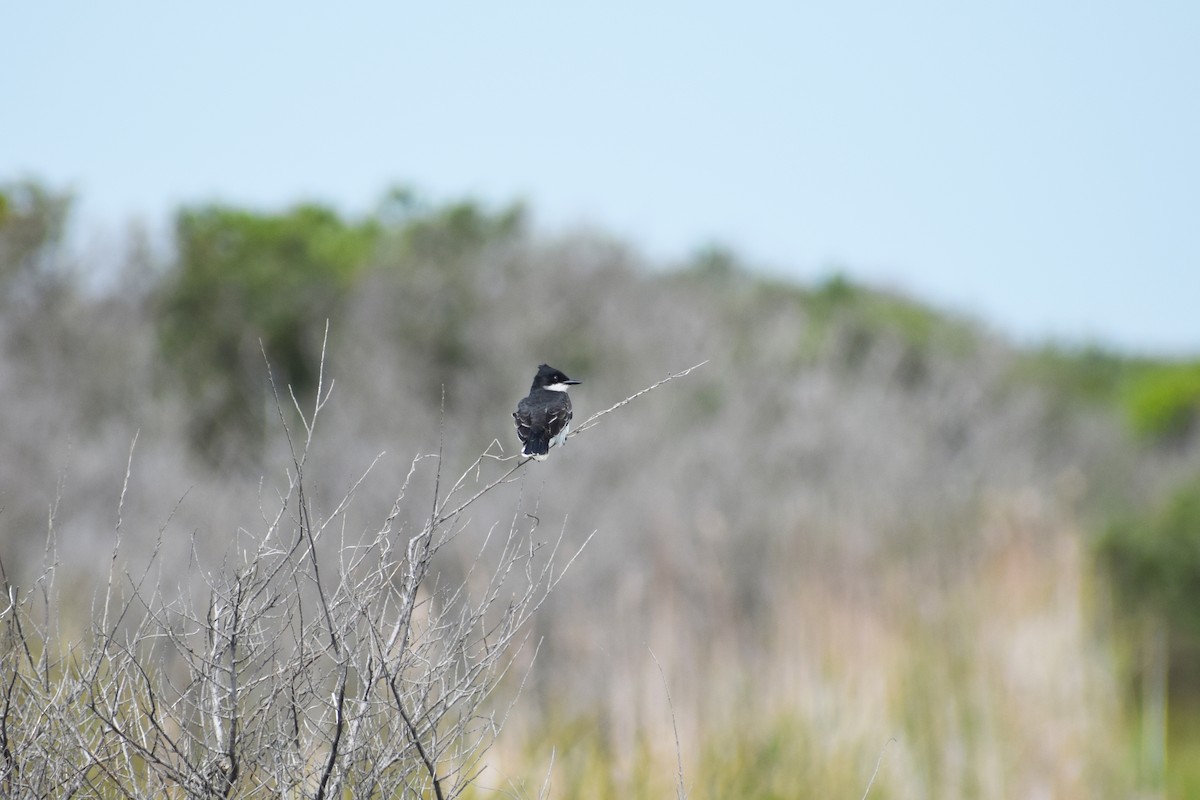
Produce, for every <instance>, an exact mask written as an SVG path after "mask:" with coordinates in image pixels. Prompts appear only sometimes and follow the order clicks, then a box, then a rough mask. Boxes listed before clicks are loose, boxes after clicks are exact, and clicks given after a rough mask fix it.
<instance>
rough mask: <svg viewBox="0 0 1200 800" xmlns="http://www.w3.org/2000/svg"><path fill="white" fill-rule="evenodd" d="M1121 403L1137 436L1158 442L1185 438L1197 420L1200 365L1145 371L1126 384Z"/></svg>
mask: <svg viewBox="0 0 1200 800" xmlns="http://www.w3.org/2000/svg"><path fill="white" fill-rule="evenodd" d="M1124 399H1125V411H1126V413H1127V415H1128V418H1129V423H1130V425H1131V426H1132V427H1133V429H1134V431H1135V432H1137V433H1138V434H1140V435H1143V436H1147V437H1150V438H1154V439H1157V440H1160V441H1170V440H1177V439H1182V438H1185V437H1186V436H1187V435H1188V434H1189V433H1191V432H1192V431H1193V430H1194V429H1195V426H1196V423H1197V420H1198V418H1200V362H1189V363H1183V364H1160V365H1156V366H1153V367H1150V368H1147V369H1145V370H1144V371H1142V372H1141V373H1140V374H1139V375H1137V376H1136V377H1134V378H1132V379H1131V380H1130V381H1129V384H1128V386H1127V388H1126V390H1125V394H1124Z"/></svg>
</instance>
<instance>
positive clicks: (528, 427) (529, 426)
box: [513, 403, 533, 442]
mask: <svg viewBox="0 0 1200 800" xmlns="http://www.w3.org/2000/svg"><path fill="white" fill-rule="evenodd" d="M513 419H514V420H515V421H516V423H517V436H518V437H520V439H521V441H522V442H523V441H525V440H526V439H528V438H529V437H530V436H532V435H533V414H531V413H530V411H529V409H528V408H527V407H526V406H525V404H524V403H521V404H520V405H518V406H517V410H516V411H514V412H513Z"/></svg>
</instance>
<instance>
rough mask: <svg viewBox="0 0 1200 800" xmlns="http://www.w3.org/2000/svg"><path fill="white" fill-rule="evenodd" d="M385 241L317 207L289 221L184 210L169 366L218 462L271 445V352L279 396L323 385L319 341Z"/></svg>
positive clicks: (366, 225) (194, 433)
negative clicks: (237, 451) (267, 437)
mask: <svg viewBox="0 0 1200 800" xmlns="http://www.w3.org/2000/svg"><path fill="white" fill-rule="evenodd" d="M377 236H378V226H377V224H376V223H375V222H374V221H370V220H369V221H366V222H362V223H349V222H346V221H344V220H342V219H341V218H340V217H339V216H338V215H337V214H336V213H334V212H333V211H331V210H329V209H328V208H324V207H321V206H317V205H301V206H297V207H295V208H293V209H291V210H289V211H287V212H285V213H282V214H258V213H254V212H250V211H244V210H239V209H234V208H229V207H225V206H207V207H201V208H185V209H183V210H182V211H180V212H179V214H178V216H177V219H176V239H177V246H178V252H179V260H178V264H177V265H176V268H175V270H174V272H173V274H172V275H171V276H170V278H169V279H168V280H167V281H166V284H165V286H164V290H163V295H162V302H161V304H160V331H161V341H162V347H163V351H164V354H165V355H166V357H167V359H168V360H169V363H170V364H171V366H172V367H173V368H174V369H175V370H176V371H177V372H178V374H179V375H180V377H181V378H182V381H183V384H184V387H185V389H186V390H187V392H188V395H189V406H190V412H191V420H190V432H191V437H192V441H193V443H194V444H195V445H196V446H197V447H198V449H200V450H201V451H203V452H205V453H206V454H207V455H209V456H210V457H212V458H218V457H220V456H223V455H224V454H225V453H226V452H227V451H228V449H229V448H228V445H230V444H231V443H234V442H239V443H240V442H244V441H245V439H244V437H246V436H247V435H251V436H257V435H260V434H261V431H262V425H263V421H264V413H265V412H264V408H265V392H266V389H267V382H266V375H265V369H264V366H263V357H262V351H261V350H260V344H259V343H260V341H261V343H262V345H261V346H262V348H263V349H265V350H266V353H267V356H268V358H269V359H270V361H271V367H272V370H273V371H274V373H275V376H276V379H277V382H278V383H279V385H281V386H282V385H287V384H290V385H291V386H293V387H294V388H295V390H296V391H297V392H299V393H303V392H305V391H307V390H310V389H311V388H312V386H313V384H314V382H315V380H316V364H317V363H318V357H319V354H320V353H319V348H320V344H321V334H322V331H323V330H324V325H325V320H326V319H328V318H329V317H330V316H331V315H332V314H333V313H334V311H335V309H336V307H337V305H338V303H339V302H340V300H341V299H342V297H343V296H344V294H345V292H346V290H347V289H348V288H349V286H351V284H352V282H353V280H354V278H355V276H356V275H357V274H358V273H359V271H361V270H362V268H363V267H364V266H365V265H366V264H367V263H368V261H369V259H370V258H371V255H372V253H373V250H374V246H375V242H376V239H377Z"/></svg>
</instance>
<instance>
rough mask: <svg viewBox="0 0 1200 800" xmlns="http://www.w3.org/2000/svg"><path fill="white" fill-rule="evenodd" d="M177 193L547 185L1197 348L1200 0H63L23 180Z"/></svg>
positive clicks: (158, 210) (875, 276)
mask: <svg viewBox="0 0 1200 800" xmlns="http://www.w3.org/2000/svg"><path fill="white" fill-rule="evenodd" d="M26 176H33V177H37V178H40V179H42V180H45V181H47V182H49V183H50V184H51V185H54V186H62V187H70V188H73V189H74V190H75V191H76V192H77V193H78V195H79V197H80V215H79V216H80V218H81V221H80V223H79V225H81V226H85V227H90V228H96V227H100V228H104V227H109V228H111V229H112V230H113V231H114V235H116V234H117V233H119V231H120V230H122V228H123V225H124V223H125V222H126V221H128V220H129V219H131V218H135V217H136V218H141V219H143V220H146V221H149V222H151V223H155V224H165V221H166V220H167V219H169V215H170V213H171V212H172V210H173V209H175V208H176V207H178V206H179V205H180V204H183V203H197V202H205V201H209V200H223V201H227V202H234V203H239V204H246V205H251V206H254V207H258V208H263V209H282V208H284V207H286V206H288V205H290V204H292V203H295V202H298V201H300V200H304V199H315V200H320V201H324V202H328V203H331V204H333V205H334V206H336V207H338V208H339V209H341V210H343V211H345V212H351V213H353V212H358V211H365V210H367V209H369V208H371V207H372V206H373V204H374V203H375V202H376V200H378V198H379V197H380V195H381V194H382V192H383V191H384V190H385V189H386V188H387V187H388V186H390V185H393V184H396V183H405V184H410V185H413V186H415V187H417V188H418V189H420V190H422V191H423V192H424V193H426V194H427V195H428V196H430V197H432V198H434V199H437V200H449V199H456V198H459V197H462V196H466V195H469V196H472V197H476V198H478V199H480V200H483V201H485V202H487V203H489V204H497V205H498V204H503V203H507V202H509V201H512V200H516V199H522V200H525V201H526V202H527V203H528V204H529V205H530V207H531V210H532V212H533V216H534V220H535V223H536V224H537V225H538V226H539V227H540V228H542V229H544V230H547V231H558V230H562V229H565V228H569V227H574V226H578V225H590V226H595V227H599V228H601V229H604V230H606V231H608V232H610V233H612V234H615V235H617V236H619V237H621V238H624V239H627V240H628V241H630V242H631V243H632V244H634V245H635V246H638V247H640V248H641V249H642V250H643V251H644V252H646V253H647V254H648V255H650V256H651V257H652V258H655V259H660V260H663V261H672V260H678V259H682V258H685V257H687V256H688V255H689V254H691V253H693V252H694V251H695V250H696V249H698V248H699V247H701V246H704V245H706V244H709V243H713V242H719V243H723V244H725V245H728V246H730V247H732V248H733V249H734V250H735V251H737V252H739V253H740V254H742V255H743V256H744V257H745V258H746V259H747V260H748V261H750V262H751V263H753V264H756V265H759V266H762V267H764V268H766V269H770V270H772V271H774V272H782V273H786V274H790V275H794V276H796V277H797V278H798V279H800V280H812V279H814V278H818V277H822V276H824V275H827V274H829V273H830V272H831V271H832V270H833V269H841V270H843V271H845V272H846V274H848V275H849V276H851V277H852V278H855V279H858V280H862V281H866V282H868V283H873V284H879V285H884V286H888V287H892V288H899V289H902V290H904V291H907V292H908V293H910V294H912V295H914V296H916V297H918V298H920V299H923V300H926V301H929V302H932V303H934V304H936V305H939V306H942V307H945V308H948V309H951V310H956V311H961V312H965V313H968V314H971V315H974V316H976V317H978V318H980V319H981V320H983V321H984V322H985V323H987V324H988V325H990V326H991V327H993V328H995V329H997V330H999V331H1001V332H1004V333H1007V334H1009V335H1011V336H1013V337H1014V338H1016V339H1017V340H1019V341H1022V342H1036V341H1041V340H1044V339H1048V338H1055V339H1061V340H1067V341H1070V342H1089V341H1099V342H1101V343H1105V344H1109V345H1114V346H1119V347H1123V348H1126V349H1130V350H1138V351H1150V352H1156V353H1168V354H1200V3H1198V2H1194V0H1181V1H1180V2H1155V1H1154V0H1151V1H1150V2H1109V3H1102V2H1082V0H1081V1H1080V2H1055V1H1054V0H1047V1H1044V2H1023V1H1022V2H988V3H982V2H980V3H968V2H926V1H923V0H922V1H919V2H839V3H830V2H821V3H808V2H791V3H784V2H778V3H775V2H765V0H748V1H744V2H739V3H719V4H718V3H705V2H687V3H685V2H661V3H652V2H626V1H625V0H609V2H606V3H602V4H578V3H564V2H561V0H559V2H519V1H514V2H510V3H502V4H501V3H465V2H442V3H424V4H420V5H419V6H417V5H414V4H410V3H402V2H391V3H382V2H381V3H365V2H342V3H320V4H317V3H308V2H297V1H295V0H293V1H292V2H277V1H276V0H257V1H255V2H241V3H230V2H223V1H219V2H210V3H203V4H196V3H188V4H184V3H142V2H127V1H124V0H110V1H109V2H104V3H96V2H81V1H79V2H50V1H48V2H44V3H13V4H6V6H5V7H4V8H3V10H0V181H3V180H14V179H19V178H22V177H26Z"/></svg>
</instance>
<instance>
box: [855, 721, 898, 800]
mask: <svg viewBox="0 0 1200 800" xmlns="http://www.w3.org/2000/svg"><path fill="white" fill-rule="evenodd" d="M894 741H896V737H895V736H893V737H891V738H889V739H888V740H887V741H886V742H884V743H883V749H881V750H880V751H879V758H877V759H875V771H874V772H872V773H871V780H869V781H867V789H866V791H864V792H863V796H862V800H867V795H869V794H870V793H871V787H872V786H873V785H875V776H876V775H878V774H879V765H880V764H882V763H883V756H884V754H885V753H886V752H887V749H888V745H889V744H891V743H892V742H894Z"/></svg>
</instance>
